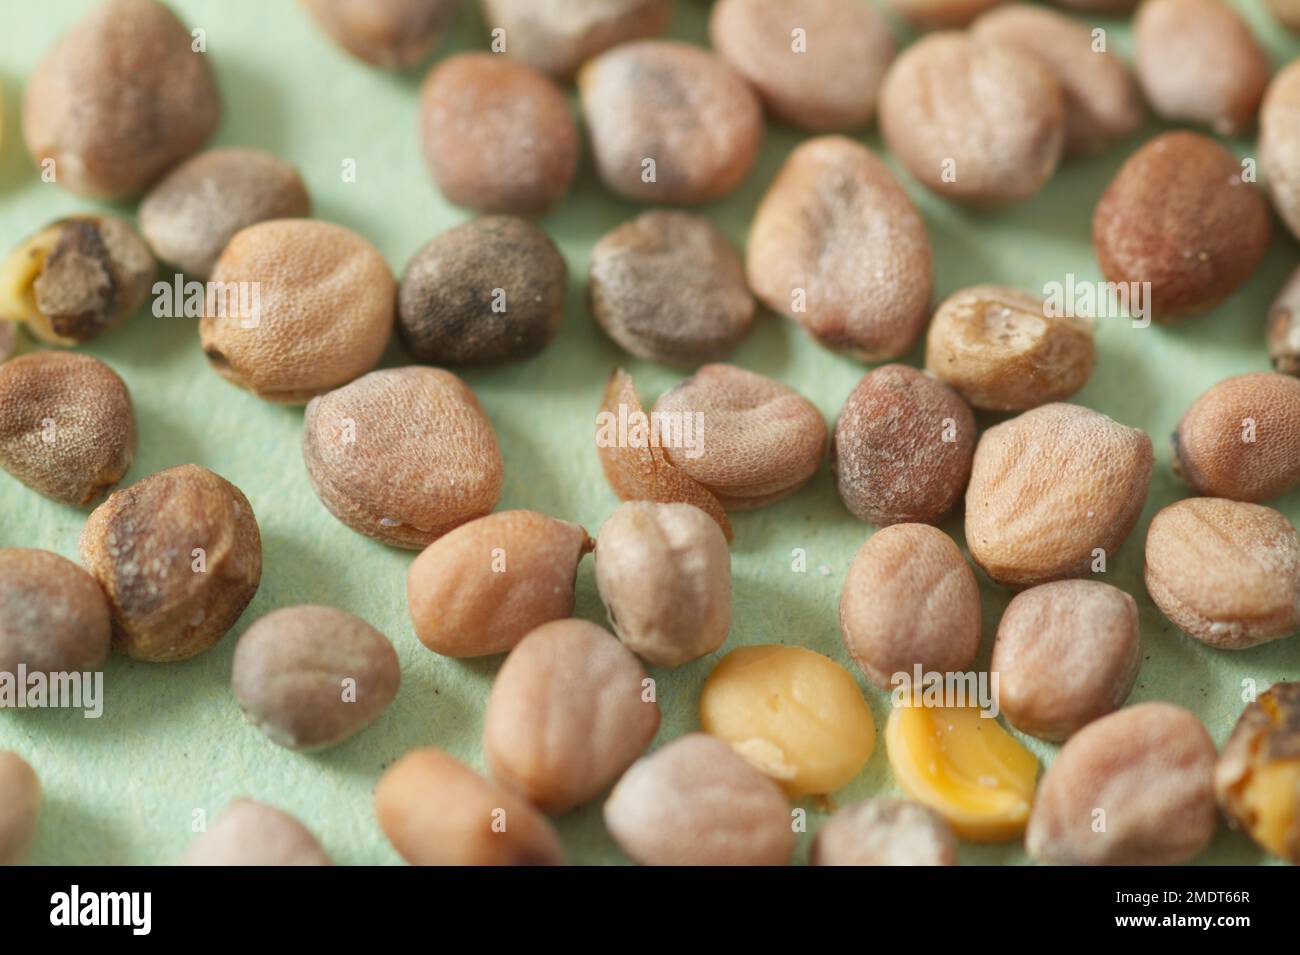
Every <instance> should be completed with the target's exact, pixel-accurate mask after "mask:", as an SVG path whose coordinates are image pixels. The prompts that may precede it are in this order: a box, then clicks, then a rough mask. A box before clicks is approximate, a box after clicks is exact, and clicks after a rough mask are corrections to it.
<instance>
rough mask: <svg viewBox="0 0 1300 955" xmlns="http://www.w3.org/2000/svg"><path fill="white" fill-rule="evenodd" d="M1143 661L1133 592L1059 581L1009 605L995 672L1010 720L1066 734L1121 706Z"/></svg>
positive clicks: (1055, 735) (1037, 732)
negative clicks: (1131, 595) (1128, 592)
mask: <svg viewBox="0 0 1300 955" xmlns="http://www.w3.org/2000/svg"><path fill="white" fill-rule="evenodd" d="M1141 665H1142V643H1141V636H1140V634H1139V632H1138V614H1137V603H1136V602H1135V601H1134V600H1133V598H1132V597H1130V596H1129V595H1128V594H1126V593H1124V591H1122V590H1120V589H1119V588H1117V587H1112V586H1111V585H1110V584H1103V583H1101V582H1100V581H1096V580H1059V581H1056V582H1055V583H1050V584H1043V585H1041V586H1039V587H1033V588H1031V589H1029V590H1026V591H1025V592H1024V593H1021V594H1017V595H1016V597H1015V598H1014V599H1013V600H1012V601H1011V603H1010V604H1009V605H1008V606H1007V609H1006V612H1005V613H1004V614H1003V615H1002V622H1001V623H1000V624H998V635H997V641H996V642H995V643H994V644H993V659H992V661H991V662H990V663H989V671H990V672H991V673H997V674H998V675H999V676H998V680H999V684H998V685H999V703H1000V705H1001V708H1002V712H1003V713H1004V714H1006V717H1007V721H1008V722H1009V723H1010V724H1011V725H1012V726H1014V727H1015V728H1016V729H1018V730H1020V731H1021V732H1024V733H1029V734H1030V735H1031V736H1037V737H1039V738H1040V739H1048V740H1063V739H1065V738H1066V737H1068V736H1070V735H1071V734H1072V733H1074V732H1075V731H1077V730H1079V729H1080V728H1082V727H1083V726H1085V725H1086V724H1088V723H1091V722H1092V721H1093V720H1095V719H1097V718H1099V717H1102V716H1105V715H1106V714H1107V713H1110V712H1112V711H1113V710H1117V709H1119V708H1120V707H1121V706H1123V705H1124V701H1125V700H1126V699H1127V698H1128V695H1129V693H1130V692H1131V691H1132V689H1133V684H1134V683H1135V682H1136V681H1137V675H1138V668H1139V667H1140V666H1141Z"/></svg>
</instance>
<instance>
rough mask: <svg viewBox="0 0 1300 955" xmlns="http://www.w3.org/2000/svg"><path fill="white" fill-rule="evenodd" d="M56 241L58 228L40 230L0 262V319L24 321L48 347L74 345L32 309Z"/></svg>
mask: <svg viewBox="0 0 1300 955" xmlns="http://www.w3.org/2000/svg"><path fill="white" fill-rule="evenodd" d="M58 241H59V228H58V226H50V227H48V228H46V229H42V230H41V231H40V232H38V233H37V234H36V235H34V236H32V237H31V238H30V239H28V240H27V241H26V242H24V243H23V244H22V245H20V246H19V247H18V248H17V249H15V250H14V251H13V252H12V253H10V255H9V257H8V258H6V259H5V260H4V261H3V262H0V319H7V320H9V321H12V322H24V323H25V324H26V325H27V328H28V331H30V332H31V333H32V334H33V335H35V336H36V337H37V338H39V339H41V340H42V341H44V342H48V343H49V344H51V345H72V344H76V343H75V342H74V341H72V340H71V339H67V338H63V337H62V336H60V335H58V334H56V333H55V331H54V329H53V328H52V327H51V325H50V321H49V319H48V318H46V317H45V316H44V315H42V314H41V310H40V309H39V308H37V306H36V290H35V285H36V280H37V279H38V278H40V277H41V272H42V270H43V269H44V268H45V259H46V257H47V256H49V254H50V252H52V251H53V250H54V246H55V245H56V244H57V243H58Z"/></svg>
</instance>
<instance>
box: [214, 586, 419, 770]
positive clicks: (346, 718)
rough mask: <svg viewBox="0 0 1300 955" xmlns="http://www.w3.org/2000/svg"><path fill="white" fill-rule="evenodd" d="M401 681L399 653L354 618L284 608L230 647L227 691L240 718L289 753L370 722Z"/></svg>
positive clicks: (338, 740)
mask: <svg viewBox="0 0 1300 955" xmlns="http://www.w3.org/2000/svg"><path fill="white" fill-rule="evenodd" d="M401 680H402V672H401V666H400V664H399V663H398V661H397V651H396V650H394V649H393V645H392V644H391V643H389V641H388V638H387V637H385V636H384V635H383V634H382V633H380V632H379V631H378V630H376V629H375V628H374V627H372V626H370V624H368V623H366V622H365V621H364V620H362V619H361V618H360V617H354V616H353V615H352V614H350V613H346V612H344V611H342V610H336V609H334V608H333V607H314V606H305V607H283V608H281V609H280V610H276V611H273V612H272V613H269V614H267V615H266V616H264V617H261V618H260V619H258V620H257V622H256V623H254V624H253V625H252V626H251V627H249V628H248V630H246V631H245V632H244V635H243V636H242V637H240V638H239V643H238V645H236V647H235V660H234V671H233V675H232V676H231V688H232V689H233V690H234V693H235V699H236V700H237V701H238V702H239V706H240V709H242V710H243V711H244V715H245V716H246V717H248V719H249V721H250V722H252V723H253V725H255V726H256V727H257V728H258V729H260V730H261V731H262V732H263V733H265V734H266V735H267V736H268V737H270V739H271V741H272V742H274V743H278V744H279V745H280V746H285V747H288V748H289V749H298V750H310V749H321V748H323V747H326V746H333V745H334V744H335V743H341V742H342V741H343V740H345V739H348V738H349V737H351V736H354V735H355V734H356V733H358V732H360V731H361V730H362V729H363V728H364V727H365V726H367V725H368V724H370V723H371V722H373V721H374V720H376V719H377V718H378V717H379V715H380V714H381V713H383V711H384V710H385V709H387V708H388V704H389V703H391V702H392V700H393V697H395V696H396V695H397V688H398V686H399V684H400V683H401Z"/></svg>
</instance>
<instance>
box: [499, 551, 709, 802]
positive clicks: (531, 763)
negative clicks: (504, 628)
mask: <svg viewBox="0 0 1300 955" xmlns="http://www.w3.org/2000/svg"><path fill="white" fill-rule="evenodd" d="M714 530H715V532H716V530H717V529H716V528H714ZM650 682H651V681H650V678H649V677H648V676H647V675H646V672H645V669H644V668H643V667H642V666H641V663H640V661H638V660H637V658H636V657H634V656H633V655H632V654H631V652H629V651H628V650H627V649H625V648H624V647H623V646H622V645H621V644H620V643H619V642H618V641H617V640H615V639H614V637H612V636H611V635H610V634H609V633H608V632H607V631H605V630H603V629H602V628H600V627H598V626H596V625H595V624H594V623H588V622H587V621H586V620H555V621H552V622H551V623H547V624H543V625H542V626H540V627H538V628H537V629H536V630H534V631H532V632H531V633H530V634H528V636H526V637H524V639H523V640H522V641H520V643H519V645H518V646H517V647H515V648H514V650H512V651H511V652H510V655H509V656H508V657H506V662H505V663H504V664H503V665H502V667H501V671H500V672H499V673H498V674H497V678H496V680H495V681H494V682H493V684H492V693H491V695H490V696H489V697H488V703H487V713H486V715H485V717H484V723H483V755H484V757H485V759H486V760H487V765H488V769H489V770H490V771H491V773H492V776H493V777H494V778H495V779H496V780H497V781H498V782H500V783H501V784H502V785H505V786H508V787H510V788H511V789H513V790H515V791H516V792H518V793H519V794H520V795H523V796H525V797H527V799H528V801H529V802H531V803H532V804H533V805H534V806H537V807H538V808H539V809H541V810H542V811H543V812H547V813H550V814H552V815H559V814H561V813H565V812H568V811H569V810H570V809H573V808H574V807H575V806H580V805H582V804H583V803H585V802H588V801H590V800H592V799H595V798H596V797H597V796H598V795H600V793H601V792H603V791H604V790H605V789H606V788H607V787H609V786H610V785H611V784H613V783H614V782H615V781H616V780H617V779H618V778H619V776H621V775H623V772H624V771H625V770H626V769H627V768H628V767H629V766H631V765H632V763H634V762H635V761H636V759H637V757H638V756H640V755H641V753H643V752H644V751H645V748H646V747H647V746H649V745H650V741H651V740H652V739H654V735H655V733H656V732H657V731H658V729H659V705H658V703H656V702H655V698H654V694H653V693H650V694H649V695H648V697H647V689H646V687H647V685H648V684H650Z"/></svg>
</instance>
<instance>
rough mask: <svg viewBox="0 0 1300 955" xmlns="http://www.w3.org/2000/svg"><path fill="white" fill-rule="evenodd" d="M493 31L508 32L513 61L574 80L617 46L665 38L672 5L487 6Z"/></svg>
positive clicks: (510, 2) (530, 2)
mask: <svg viewBox="0 0 1300 955" xmlns="http://www.w3.org/2000/svg"><path fill="white" fill-rule="evenodd" d="M483 16H484V19H485V20H486V21H487V27H488V31H489V32H491V31H492V30H495V29H500V30H504V31H505V36H506V37H508V42H507V43H506V49H505V52H506V54H507V55H508V56H513V57H515V58H516V59H520V60H523V61H524V62H525V63H531V64H532V65H533V66H535V67H537V68H538V69H539V70H543V71H545V72H547V73H550V74H552V75H553V76H557V77H561V78H566V79H567V78H569V77H571V76H573V74H574V73H575V72H577V70H578V67H580V66H581V65H582V64H583V63H585V62H586V61H587V60H589V59H591V58H592V57H593V56H595V55H596V54H597V53H602V52H604V51H605V50H608V49H609V48H610V47H612V46H617V45H618V44H620V43H627V42H629V41H631V40H643V39H646V38H648V37H652V36H655V35H656V34H658V33H661V32H663V29H664V27H666V26H667V25H668V21H669V19H670V18H671V16H672V0H483Z"/></svg>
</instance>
